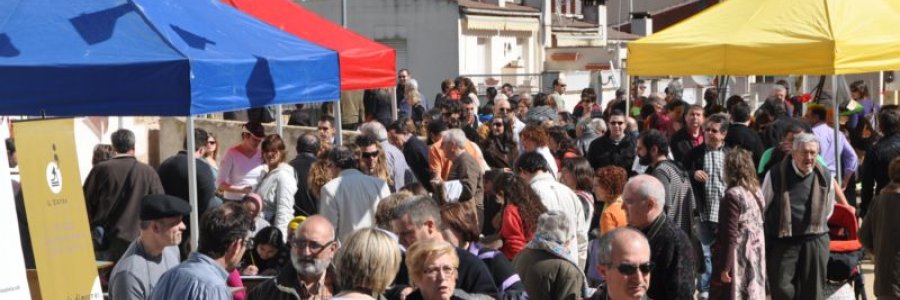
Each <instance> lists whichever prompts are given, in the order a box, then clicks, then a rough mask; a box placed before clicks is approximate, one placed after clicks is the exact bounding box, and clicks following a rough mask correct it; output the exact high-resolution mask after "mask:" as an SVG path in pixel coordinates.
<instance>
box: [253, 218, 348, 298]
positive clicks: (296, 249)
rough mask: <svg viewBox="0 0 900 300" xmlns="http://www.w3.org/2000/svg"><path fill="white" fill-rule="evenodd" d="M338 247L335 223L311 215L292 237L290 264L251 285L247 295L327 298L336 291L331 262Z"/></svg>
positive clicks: (257, 296) (337, 291) (335, 280)
mask: <svg viewBox="0 0 900 300" xmlns="http://www.w3.org/2000/svg"><path fill="white" fill-rule="evenodd" d="M338 248H340V242H338V241H337V240H336V239H335V235H334V226H333V225H331V222H329V221H328V219H326V218H325V217H322V216H320V215H313V216H310V217H309V218H307V219H306V221H303V223H300V226H299V227H297V229H296V230H295V231H294V238H293V239H292V240H291V265H289V266H284V267H282V268H281V270H280V271H279V273H278V276H276V277H275V278H272V279H269V280H267V281H265V282H263V283H261V284H260V285H259V287H258V288H256V289H254V290H253V292H252V293H250V295H249V296H248V298H247V299H296V297H295V296H294V295H299V296H300V299H329V298H331V297H332V296H333V295H335V294H337V293H339V292H340V291H339V290H337V278H336V277H335V273H334V268H332V267H331V262H332V260H333V259H334V254H335V253H336V252H337V250H338Z"/></svg>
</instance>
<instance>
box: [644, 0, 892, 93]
mask: <svg viewBox="0 0 900 300" xmlns="http://www.w3.org/2000/svg"><path fill="white" fill-rule="evenodd" d="M898 21H900V1H898V0H788V1H785V0H728V1H725V2H722V3H719V4H717V5H715V6H713V7H711V8H709V9H707V10H705V11H703V12H701V13H699V14H697V15H695V16H693V17H691V18H689V19H687V20H684V21H682V22H681V23H678V24H676V25H673V26H672V27H669V28H667V29H665V30H663V31H660V32H658V33H655V34H653V35H651V36H648V37H645V38H642V39H640V40H637V41H635V42H631V43H629V45H628V51H629V52H628V73H629V75H637V76H665V75H701V74H711V75H788V74H808V75H830V74H850V73H865V72H877V71H883V70H900V30H897V27H895V26H897V25H896V23H897V22H898Z"/></svg>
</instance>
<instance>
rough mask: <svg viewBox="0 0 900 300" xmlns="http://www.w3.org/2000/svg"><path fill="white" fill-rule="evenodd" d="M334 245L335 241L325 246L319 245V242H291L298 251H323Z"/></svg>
mask: <svg viewBox="0 0 900 300" xmlns="http://www.w3.org/2000/svg"><path fill="white" fill-rule="evenodd" d="M333 243H334V241H330V242H327V243H325V244H324V245H323V244H319V243H318V242H315V241H305V240H292V241H291V245H292V246H294V248H296V249H297V250H303V249H305V248H307V247H309V250H312V252H319V251H322V249H324V248H325V247H328V246H330V245H331V244H333Z"/></svg>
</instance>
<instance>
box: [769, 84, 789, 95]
mask: <svg viewBox="0 0 900 300" xmlns="http://www.w3.org/2000/svg"><path fill="white" fill-rule="evenodd" d="M772 92H785V93H787V88H785V87H784V86H783V85H780V84H776V85H775V86H773V87H772Z"/></svg>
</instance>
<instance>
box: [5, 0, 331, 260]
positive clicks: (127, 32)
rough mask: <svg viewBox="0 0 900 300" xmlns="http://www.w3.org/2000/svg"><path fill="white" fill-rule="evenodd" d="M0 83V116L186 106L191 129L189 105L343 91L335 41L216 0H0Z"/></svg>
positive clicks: (227, 105)
mask: <svg viewBox="0 0 900 300" xmlns="http://www.w3.org/2000/svg"><path fill="white" fill-rule="evenodd" d="M0 82H2V84H3V88H2V89H0V115H50V116H188V122H187V124H188V132H187V134H188V135H189V136H190V137H193V134H194V130H193V117H192V116H193V115H196V114H204V113H212V112H220V111H228V110H236V109H245V108H249V107H258V106H263V105H271V104H289V103H302V102H320V101H325V100H334V99H339V97H340V75H339V69H338V55H337V53H336V52H334V51H331V50H328V49H325V48H322V47H319V46H317V45H315V44H313V43H309V42H306V41H304V40H300V39H298V38H297V37H295V36H293V35H291V34H288V33H285V32H282V31H280V30H278V29H276V28H274V27H271V26H270V25H267V24H265V23H263V22H260V21H258V20H256V19H254V18H252V17H250V16H247V15H245V14H244V13H241V12H239V11H238V10H236V9H234V8H232V7H231V6H229V5H226V4H222V3H221V2H220V1H215V0H196V1H179V0H27V1H26V0H6V1H0ZM187 140H188V148H189V149H193V148H194V140H193V138H188V139H187ZM188 162H189V171H190V172H191V174H196V166H195V161H194V160H188ZM189 178H190V182H189V186H190V189H191V199H190V202H191V205H192V207H194V210H193V211H192V213H191V236H192V237H191V244H192V245H193V246H194V247H195V249H196V241H197V234H198V233H197V228H198V227H197V224H196V222H197V219H198V218H197V210H196V207H197V199H196V178H195V177H194V176H190V177H189Z"/></svg>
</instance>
